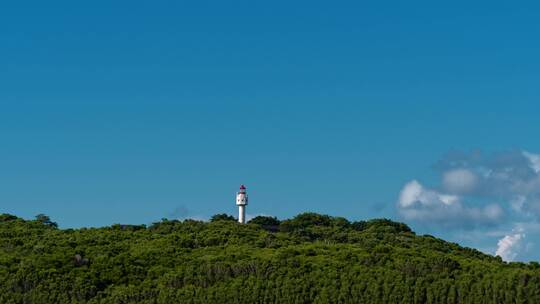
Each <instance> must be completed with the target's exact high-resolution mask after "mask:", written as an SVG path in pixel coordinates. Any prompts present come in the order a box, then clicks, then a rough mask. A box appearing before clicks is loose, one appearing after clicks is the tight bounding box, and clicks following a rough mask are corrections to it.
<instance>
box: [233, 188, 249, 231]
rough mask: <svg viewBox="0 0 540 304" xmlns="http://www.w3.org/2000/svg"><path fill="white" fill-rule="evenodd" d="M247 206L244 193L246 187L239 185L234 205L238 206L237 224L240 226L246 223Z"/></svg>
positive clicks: (246, 197) (246, 198)
mask: <svg viewBox="0 0 540 304" xmlns="http://www.w3.org/2000/svg"><path fill="white" fill-rule="evenodd" d="M247 204H248V196H247V193H246V186H244V185H240V191H238V193H236V205H237V206H238V222H239V223H240V224H245V223H246V206H247Z"/></svg>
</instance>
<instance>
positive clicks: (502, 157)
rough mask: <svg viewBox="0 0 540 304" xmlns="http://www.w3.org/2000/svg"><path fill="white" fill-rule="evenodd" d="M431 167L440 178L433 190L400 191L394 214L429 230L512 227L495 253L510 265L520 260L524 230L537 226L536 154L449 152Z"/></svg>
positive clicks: (539, 186) (539, 177) (539, 164)
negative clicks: (396, 213)
mask: <svg viewBox="0 0 540 304" xmlns="http://www.w3.org/2000/svg"><path fill="white" fill-rule="evenodd" d="M435 168H436V169H437V170H438V172H439V176H440V180H439V182H438V183H437V184H436V185H435V186H432V187H427V186H424V185H422V184H421V183H420V182H419V181H417V180H416V179H413V180H411V181H409V182H408V183H406V184H405V185H404V186H403V188H402V189H401V192H400V195H399V198H398V203H397V209H398V213H399V214H400V215H401V216H402V217H403V218H404V219H406V220H409V221H413V222H416V223H419V224H422V225H425V226H428V227H429V226H430V227H433V226H436V227H446V228H452V229H457V230H461V231H462V230H472V229H477V230H478V229H489V228H493V227H495V226H499V227H503V226H505V227H512V229H511V230H510V229H509V230H510V231H508V232H506V233H505V235H504V236H503V237H502V238H501V239H499V241H498V244H497V250H496V251H495V254H496V255H499V256H501V257H502V258H503V259H505V260H509V261H510V260H514V259H515V258H516V257H517V256H519V253H520V251H521V250H523V248H524V247H525V246H524V244H525V237H526V233H525V229H526V227H531V226H533V225H536V224H537V223H539V222H540V155H539V154H534V153H530V152H527V151H518V150H515V151H508V152H502V153H495V154H482V153H480V152H478V151H473V152H470V153H467V152H461V151H453V152H451V153H449V154H447V155H446V156H445V157H444V158H443V159H441V160H440V161H439V162H438V163H437V164H436V166H435ZM523 222H525V223H528V224H526V225H522V224H520V223H523ZM518 224H519V226H520V228H519V231H516V227H517V226H518ZM524 227H525V228H524Z"/></svg>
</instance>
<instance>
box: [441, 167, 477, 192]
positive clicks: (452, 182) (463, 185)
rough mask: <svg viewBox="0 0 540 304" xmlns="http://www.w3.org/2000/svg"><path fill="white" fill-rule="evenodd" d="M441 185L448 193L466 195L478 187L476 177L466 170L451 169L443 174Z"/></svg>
mask: <svg viewBox="0 0 540 304" xmlns="http://www.w3.org/2000/svg"><path fill="white" fill-rule="evenodd" d="M442 184H443V187H444V188H445V189H446V191H448V192H450V193H457V194H462V193H468V192H471V191H473V190H474V189H475V188H476V186H477V185H478V177H477V176H476V174H474V173H473V172H472V171H471V170H468V169H453V170H449V171H447V172H445V173H444V174H443V179H442Z"/></svg>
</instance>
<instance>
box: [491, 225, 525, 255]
mask: <svg viewBox="0 0 540 304" xmlns="http://www.w3.org/2000/svg"><path fill="white" fill-rule="evenodd" d="M524 238H525V234H524V233H522V232H517V233H513V234H509V235H506V236H505V237H503V238H502V239H500V240H499V242H498V243H497V251H495V255H498V256H500V257H501V258H502V259H503V260H505V261H513V260H514V259H515V258H516V257H517V256H518V254H519V252H520V251H521V250H522V249H523V248H522V247H523V245H522V243H523V239H524Z"/></svg>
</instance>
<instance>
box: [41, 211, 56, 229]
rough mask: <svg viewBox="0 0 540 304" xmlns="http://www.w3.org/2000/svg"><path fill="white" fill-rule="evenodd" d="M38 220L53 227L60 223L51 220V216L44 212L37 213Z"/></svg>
mask: <svg viewBox="0 0 540 304" xmlns="http://www.w3.org/2000/svg"><path fill="white" fill-rule="evenodd" d="M36 221H37V222H40V223H42V224H43V225H46V226H49V227H53V228H57V227H58V224H56V223H55V222H53V221H51V218H49V217H48V216H47V215H45V214H42V213H41V214H38V215H36Z"/></svg>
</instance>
